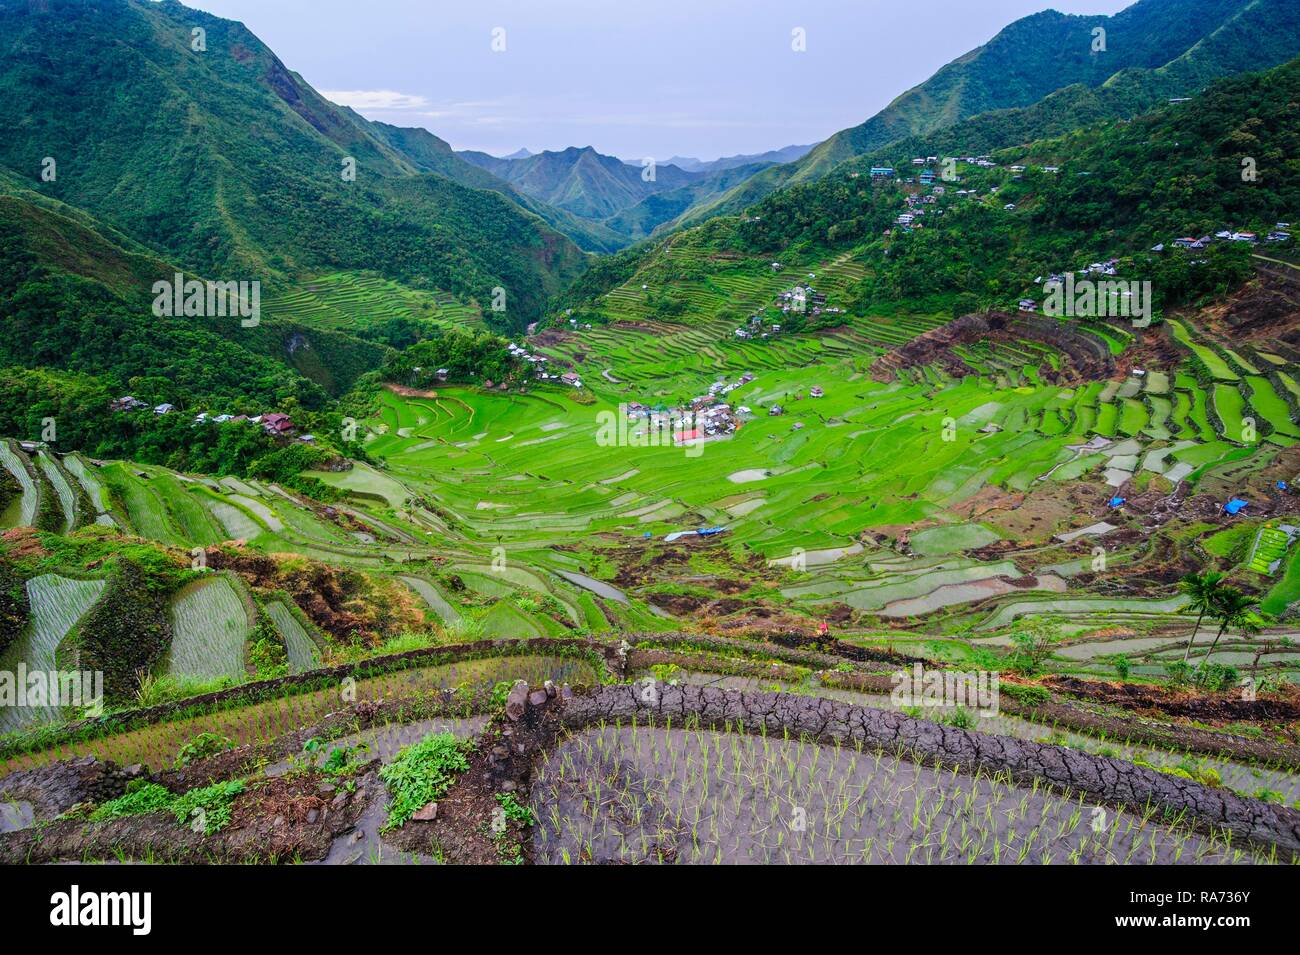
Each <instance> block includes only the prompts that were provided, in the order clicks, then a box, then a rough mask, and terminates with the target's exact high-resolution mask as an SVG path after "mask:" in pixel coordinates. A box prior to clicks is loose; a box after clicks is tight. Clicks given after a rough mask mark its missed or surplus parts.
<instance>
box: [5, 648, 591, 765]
mask: <svg viewBox="0 0 1300 955" xmlns="http://www.w3.org/2000/svg"><path fill="white" fill-rule="evenodd" d="M515 680H526V681H527V682H528V683H530V684H531V685H534V686H539V685H541V684H542V683H544V682H545V681H547V680H551V681H552V682H554V683H555V684H556V685H562V684H564V683H569V684H571V685H573V686H590V685H592V684H594V683H595V682H596V674H595V671H594V670H593V669H592V667H591V664H589V663H587V662H585V661H582V660H578V659H575V658H573V657H557V656H546V655H527V656H507V657H499V658H495V659H485V660H471V661H466V662H462V663H453V664H443V665H439V666H432V667H422V668H418V669H411V670H401V671H398V672H395V673H386V674H383V675H381V676H374V677H366V678H363V679H359V680H357V681H356V687H355V689H356V701H357V702H363V701H367V700H414V699H418V698H420V697H421V696H424V695H427V694H428V693H429V691H431V690H448V689H456V688H457V687H467V688H470V689H490V688H492V687H493V686H495V685H496V684H498V683H503V682H514V681H515ZM340 703H341V697H340V694H339V688H338V687H331V688H329V689H324V690H317V691H312V692H309V693H303V694H299V695H297V696H288V697H277V698H275V699H272V700H267V701H265V702H263V703H257V704H254V705H252V706H243V707H238V708H236V709H230V710H220V711H218V712H215V713H208V714H204V715H202V716H194V717H188V718H185V719H180V720H173V721H171V722H167V723H159V724H156V725H153V726H147V727H144V728H141V729H137V730H131V731H130V732H127V733H118V734H116V735H113V736H107V737H104V738H102V739H96V740H90V741H85V742H75V743H69V744H67V745H64V746H61V747H59V748H57V749H50V750H44V751H42V752H39V753H31V754H25V755H22V756H16V757H14V758H13V759H11V760H9V761H8V762H4V763H0V775H4V774H5V773H8V772H10V771H12V770H15V769H24V768H28V767H31V766H39V765H44V764H45V763H47V762H51V761H53V760H57V759H67V758H70V757H73V756H81V755H86V754H90V753H93V754H94V755H96V756H98V757H99V758H100V759H111V760H113V761H115V762H117V763H119V764H120V765H123V766H129V765H131V764H132V763H141V764H143V765H145V766H147V767H149V768H150V769H164V768H167V767H170V766H172V765H173V763H174V762H175V759H176V753H177V751H178V750H179V749H180V748H181V746H183V745H184V744H186V743H188V742H190V741H191V740H192V739H193V738H194V737H195V736H197V735H198V734H200V733H216V734H218V735H220V736H227V737H229V738H230V739H232V740H234V741H235V742H236V743H238V744H239V745H244V744H247V743H256V742H263V741H266V740H269V739H272V738H274V737H276V736H279V735H281V734H283V733H288V732H293V731H295V730H298V729H301V728H302V727H304V726H310V725H311V724H312V723H314V722H316V721H317V720H319V719H321V718H322V717H324V716H325V715H326V714H328V713H333V712H335V711H337V710H338V709H339V708H340Z"/></svg>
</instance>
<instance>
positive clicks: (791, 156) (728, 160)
mask: <svg viewBox="0 0 1300 955" xmlns="http://www.w3.org/2000/svg"><path fill="white" fill-rule="evenodd" d="M816 146H817V144H816V143H809V144H808V145H807V146H782V147H781V148H780V149H769V150H768V151H767V152H763V153H750V154H740V155H736V156H722V157H720V158H718V159H709V160H702V159H696V158H694V157H692V156H673V157H672V158H671V159H666V160H664V162H666V163H668V164H669V165H673V166H676V167H677V168H679V169H685V170H686V171H687V172H721V171H723V170H724V169H736V168H737V167H740V166H751V165H754V164H756V163H759V164H766V163H785V162H794V161H795V160H797V159H802V158H803V157H804V156H806V155H807V154H808V153H809V152H811V151H812V150H813V149H814V148H815V147H816Z"/></svg>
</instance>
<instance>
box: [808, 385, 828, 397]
mask: <svg viewBox="0 0 1300 955" xmlns="http://www.w3.org/2000/svg"><path fill="white" fill-rule="evenodd" d="M808 394H809V396H810V397H812V398H820V397H821V396H822V395H824V394H826V392H824V391H822V386H821V385H813V386H812V387H811V388H809V389H808Z"/></svg>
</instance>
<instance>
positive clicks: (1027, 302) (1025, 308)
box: [1020, 298, 1038, 312]
mask: <svg viewBox="0 0 1300 955" xmlns="http://www.w3.org/2000/svg"><path fill="white" fill-rule="evenodd" d="M1020 311H1022V312H1036V311H1038V303H1037V302H1035V301H1034V300H1033V299H1032V298H1022V299H1021V300H1020Z"/></svg>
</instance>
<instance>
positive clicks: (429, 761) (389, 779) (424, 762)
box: [379, 733, 472, 829]
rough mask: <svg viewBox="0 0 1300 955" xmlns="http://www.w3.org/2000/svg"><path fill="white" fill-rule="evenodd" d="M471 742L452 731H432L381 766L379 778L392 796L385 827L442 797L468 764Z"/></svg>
mask: <svg viewBox="0 0 1300 955" xmlns="http://www.w3.org/2000/svg"><path fill="white" fill-rule="evenodd" d="M471 745H472V744H470V743H467V742H466V741H464V740H458V739H457V738H456V737H455V736H453V735H452V734H451V733H433V734H430V735H429V736H426V737H425V738H424V739H423V740H421V741H420V742H418V743H414V744H412V745H411V746H408V747H406V748H405V749H403V750H402V751H401V752H400V753H399V754H398V755H397V758H396V759H394V760H393V761H392V762H391V763H388V764H387V765H385V766H384V767H383V768H381V769H380V771H379V778H380V779H382V780H383V781H384V784H385V785H386V786H387V787H388V792H389V795H390V797H391V798H390V800H389V804H388V822H387V823H386V824H385V828H386V829H395V828H397V827H398V826H402V825H404V824H405V823H406V821H407V820H408V819H410V818H411V817H412V816H413V815H415V813H416V812H417V811H419V810H420V809H422V808H423V807H424V806H426V805H428V804H429V803H431V802H436V801H437V800H439V799H441V798H442V797H443V795H444V794H445V793H446V792H447V790H448V789H450V788H451V784H452V782H453V781H454V780H455V778H456V776H457V775H458V774H459V773H463V772H464V771H465V770H466V769H468V768H469V758H468V755H467V754H468V752H469V750H470V748H471Z"/></svg>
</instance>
